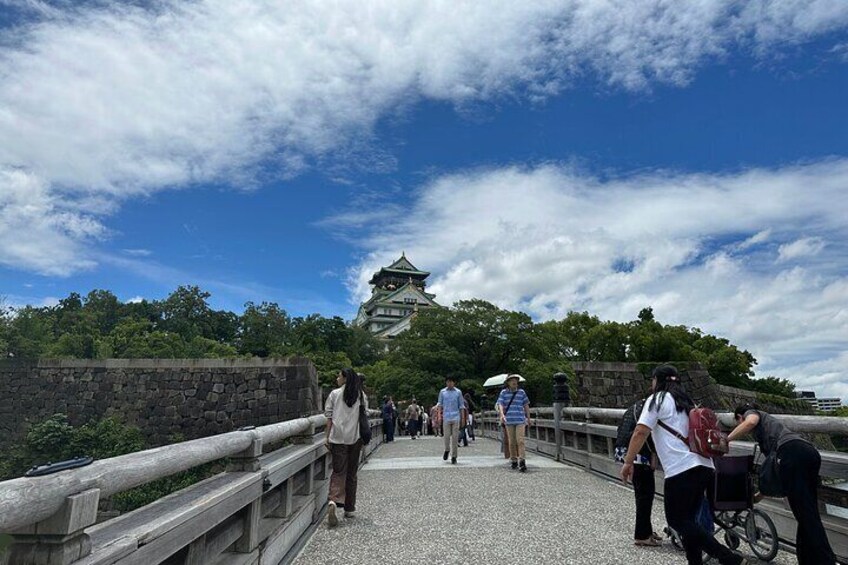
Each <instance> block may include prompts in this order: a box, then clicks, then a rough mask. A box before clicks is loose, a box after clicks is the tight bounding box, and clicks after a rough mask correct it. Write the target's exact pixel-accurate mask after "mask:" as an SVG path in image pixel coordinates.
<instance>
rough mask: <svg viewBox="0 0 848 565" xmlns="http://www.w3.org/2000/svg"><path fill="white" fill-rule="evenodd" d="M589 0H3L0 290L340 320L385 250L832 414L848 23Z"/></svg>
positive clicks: (841, 379)
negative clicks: (742, 364) (814, 401)
mask: <svg viewBox="0 0 848 565" xmlns="http://www.w3.org/2000/svg"><path fill="white" fill-rule="evenodd" d="M613 4H614V3H610V2H602V1H600V0H563V1H560V2H550V3H546V4H544V5H542V4H538V5H530V6H528V5H522V4H519V3H502V4H500V5H499V9H491V7H490V6H489V5H486V6H484V5H479V4H472V3H458V4H452V3H440V2H430V3H408V4H405V5H403V6H398V5H396V3H390V2H385V3H383V2H372V3H366V4H364V5H361V6H365V7H366V8H364V9H358V8H357V6H360V4H354V3H339V4H336V5H334V6H328V5H325V4H318V3H311V4H310V3H302V4H299V5H297V6H294V5H291V6H278V5H277V4H276V3H273V2H268V3H263V2H240V1H233V2H228V3H226V4H220V3H217V2H212V1H208V2H205V1H198V2H183V3H176V2H174V3H172V2H167V1H166V2H161V3H158V4H157V5H156V6H157V9H156V11H155V12H153V11H151V10H150V9H149V8H146V7H145V4H143V3H132V4H118V3H115V4H108V5H106V4H100V5H99V6H98V5H95V6H94V7H91V5H85V4H83V5H75V4H74V3H72V2H63V1H57V2H48V1H40V0H0V26H2V27H0V32H2V33H3V35H4V40H3V41H2V42H0V76H2V81H0V296H5V297H6V298H5V299H6V302H7V303H9V304H13V305H15V304H18V305H19V304H24V303H32V304H49V303H51V302H52V301H55V299H56V298H61V297H63V296H66V295H67V294H68V293H69V292H72V291H77V292H82V293H84V292H87V291H88V290H91V289H93V288H108V289H110V290H112V291H114V292H115V293H116V294H117V295H118V296H119V297H120V298H122V299H124V300H130V299H134V298H136V297H145V298H162V297H164V296H166V295H167V294H168V293H169V292H170V291H172V290H173V289H174V288H175V287H176V286H177V285H180V284H197V285H200V286H201V287H203V288H204V289H207V290H209V291H210V292H212V295H213V296H212V303H213V305H215V306H216V307H219V308H227V309H231V310H235V311H239V310H240V309H241V308H242V306H243V304H244V303H245V302H247V301H262V300H269V301H275V302H278V303H279V304H280V305H281V306H283V307H284V308H286V309H287V310H288V311H290V312H291V313H292V314H295V315H303V314H309V313H312V312H320V313H322V314H325V315H342V316H344V317H346V318H350V317H352V316H353V314H354V313H355V309H356V305H357V304H358V301H359V300H361V299H362V298H363V297H364V296H367V293H368V287H367V284H366V283H367V277H368V275H369V274H370V273H371V272H373V271H374V270H375V269H376V268H378V267H379V266H380V265H381V264H385V263H386V262H388V261H391V260H392V259H394V258H395V257H396V256H397V255H399V253H400V252H401V251H402V250H405V251H406V252H407V255H408V256H409V257H410V259H411V260H412V261H413V262H414V263H415V264H416V265H417V266H418V267H420V268H423V269H426V270H430V271H432V272H433V276H432V280H431V283H432V288H433V290H434V291H435V292H437V293H438V298H439V299H441V300H442V302H443V303H446V304H449V303H451V302H453V301H454V300H457V299H461V298H468V297H471V296H475V297H480V298H484V299H487V300H491V301H493V302H495V303H497V304H499V305H501V306H503V307H508V308H516V309H521V310H524V311H527V312H528V313H530V314H531V315H533V316H534V317H535V318H537V319H549V318H556V317H559V316H562V315H564V314H565V313H566V312H567V311H568V310H570V309H577V310H584V309H585V310H589V311H590V312H592V313H595V314H597V315H599V316H601V317H603V318H607V319H620V320H629V319H633V318H634V317H635V315H636V313H637V312H638V311H639V309H641V308H642V307H644V306H648V305H652V306H653V307H654V310H655V312H656V313H657V315H658V317H659V319H660V320H661V321H664V322H667V323H681V324H687V325H690V326H697V327H700V328H702V329H704V330H705V331H709V332H713V333H718V334H720V335H724V336H727V337H728V338H730V339H731V340H732V341H733V342H734V343H737V344H739V345H740V346H741V347H744V348H747V349H749V350H751V351H752V352H753V353H754V354H755V356H756V357H757V358H758V360H759V361H760V366H759V367H758V374H760V375H765V374H776V375H779V376H784V377H787V378H791V379H792V380H794V381H796V382H797V383H798V384H799V386H802V387H808V388H814V389H817V390H819V391H820V393H826V394H838V395H842V396H844V397H848V374H846V373H845V369H844V367H845V366H846V362H848V358H846V355H848V354H846V350H848V347H846V346H848V253H846V236H848V233H846V232H848V229H846V228H847V227H848V226H847V225H846V221H845V217H846V213H848V209H847V208H848V134H846V132H848V104H846V102H845V98H846V97H845V92H848V4H846V3H844V2H841V1H836V0H811V1H810V2H809V3H807V5H806V6H800V4H798V3H793V2H767V1H765V0H762V1H751V2H744V3H743V2H734V1H730V0H725V1H709V2H707V1H696V0H692V1H688V2H653V1H641V2H640V1H632V2H626V3H623V4H621V5H617V6H616V5H613ZM361 6H360V8H361ZM633 22H636V23H633ZM622 265H626V266H627V268H626V269H623V268H622Z"/></svg>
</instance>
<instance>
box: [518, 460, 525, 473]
mask: <svg viewBox="0 0 848 565" xmlns="http://www.w3.org/2000/svg"><path fill="white" fill-rule="evenodd" d="M518 470H519V471H521V472H522V473H524V472H526V471H527V463H525V462H524V459H522V460H521V462H520V463H519V464H518Z"/></svg>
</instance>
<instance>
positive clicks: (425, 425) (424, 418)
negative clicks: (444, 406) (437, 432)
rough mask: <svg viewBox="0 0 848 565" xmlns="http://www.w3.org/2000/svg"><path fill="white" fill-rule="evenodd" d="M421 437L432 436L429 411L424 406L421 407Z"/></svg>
mask: <svg viewBox="0 0 848 565" xmlns="http://www.w3.org/2000/svg"><path fill="white" fill-rule="evenodd" d="M420 421H421V435H422V436H426V435H430V415H429V414H428V413H427V409H426V408H424V407H423V406H422V407H421V420H420Z"/></svg>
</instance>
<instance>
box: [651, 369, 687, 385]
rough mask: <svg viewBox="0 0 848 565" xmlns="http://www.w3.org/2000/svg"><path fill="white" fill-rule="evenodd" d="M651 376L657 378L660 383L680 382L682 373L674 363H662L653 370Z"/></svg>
mask: <svg viewBox="0 0 848 565" xmlns="http://www.w3.org/2000/svg"><path fill="white" fill-rule="evenodd" d="M651 376H652V377H653V378H655V379H657V382H658V383H664V382H666V381H672V382H680V373H678V372H677V367H675V366H674V365H660V366H659V367H656V368H655V369H654V370H653V372H652V373H651Z"/></svg>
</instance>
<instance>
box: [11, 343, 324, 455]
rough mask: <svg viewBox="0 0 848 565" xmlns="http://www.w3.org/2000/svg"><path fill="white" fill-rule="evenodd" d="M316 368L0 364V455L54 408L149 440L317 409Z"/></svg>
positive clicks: (263, 362) (242, 363) (246, 363)
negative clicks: (120, 425)
mask: <svg viewBox="0 0 848 565" xmlns="http://www.w3.org/2000/svg"><path fill="white" fill-rule="evenodd" d="M320 395H321V391H320V389H319V387H318V378H317V372H316V370H315V366H314V365H313V364H312V362H311V361H309V360H308V359H306V358H303V357H292V358H287V359H108V360H103V361H92V360H41V361H36V362H31V363H16V362H2V363H0V452H2V451H3V450H4V449H5V448H7V447H8V446H10V445H12V444H14V442H16V441H18V440H19V439H20V437H21V435H22V434H23V433H24V431H25V429H26V427H27V425H28V424H29V423H32V422H36V421H39V420H42V419H44V418H47V417H49V416H51V415H53V414H56V413H63V414H67V415H68V418H69V419H70V422H71V423H72V424H74V425H80V424H84V423H86V422H88V421H90V420H92V419H98V418H102V417H104V416H110V415H116V416H119V417H120V418H121V419H122V420H123V421H125V422H127V423H128V424H132V425H135V426H138V427H139V428H140V429H141V430H142V432H143V433H144V434H145V436H146V438H147V440H148V442H149V443H150V444H151V445H161V444H164V443H168V442H169V438H171V437H173V436H182V437H183V438H184V439H195V438H198V437H203V436H208V435H213V434H218V433H222V432H228V431H231V430H233V429H237V428H240V427H242V426H249V425H255V426H260V425H265V424H270V423H274V422H279V421H283V420H288V419H291V418H297V417H300V416H304V415H309V414H313V413H315V412H318V411H319V410H320V409H321V408H320V402H321V396H320Z"/></svg>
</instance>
